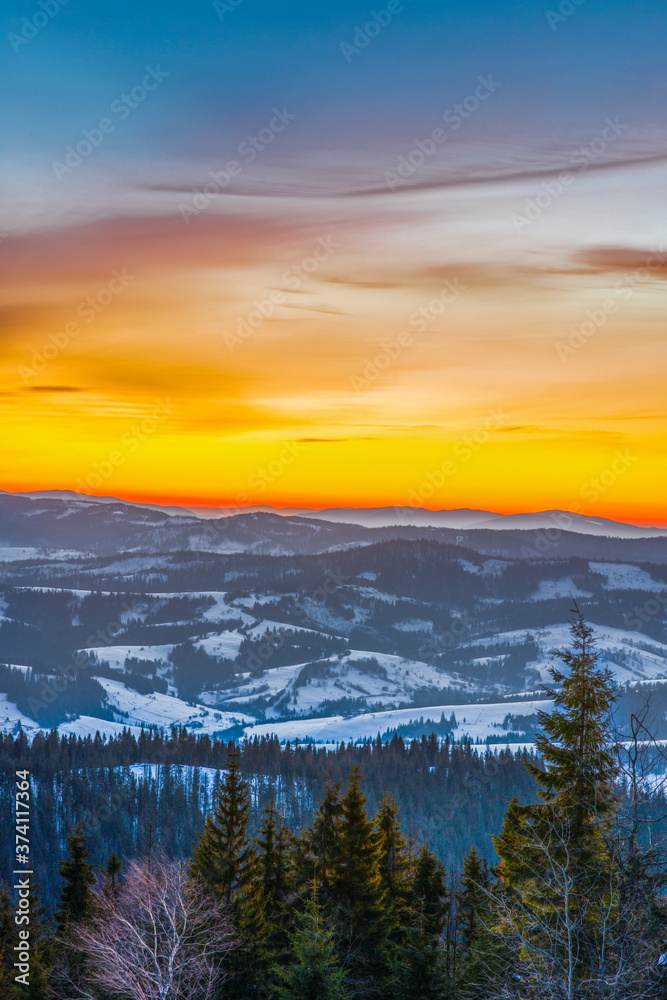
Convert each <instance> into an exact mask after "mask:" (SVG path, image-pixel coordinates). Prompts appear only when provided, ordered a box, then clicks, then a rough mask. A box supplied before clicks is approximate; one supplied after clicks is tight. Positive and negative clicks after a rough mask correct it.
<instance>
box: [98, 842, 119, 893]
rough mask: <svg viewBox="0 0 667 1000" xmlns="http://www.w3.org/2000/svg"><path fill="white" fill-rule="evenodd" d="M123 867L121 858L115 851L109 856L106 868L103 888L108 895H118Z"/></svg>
mask: <svg viewBox="0 0 667 1000" xmlns="http://www.w3.org/2000/svg"><path fill="white" fill-rule="evenodd" d="M122 867H123V865H122V863H121V861H120V858H119V857H118V855H117V854H116V852H115V851H114V852H113V853H112V854H111V856H110V857H109V860H108V861H107V864H106V868H105V870H104V882H103V890H104V892H105V893H106V894H107V895H108V896H114V897H117V896H118V890H119V887H120V884H119V879H118V875H119V873H120V870H121V868H122Z"/></svg>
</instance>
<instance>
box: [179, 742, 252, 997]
mask: <svg viewBox="0 0 667 1000" xmlns="http://www.w3.org/2000/svg"><path fill="white" fill-rule="evenodd" d="M250 807H251V802H250V790H249V787H248V783H247V781H245V780H244V778H243V776H242V774H241V757H240V754H239V751H238V749H237V748H236V747H235V746H232V747H231V748H230V750H229V763H228V770H227V773H226V775H225V779H224V782H223V783H222V785H221V786H220V787H219V789H218V792H217V796H216V803H215V808H214V811H213V814H212V815H210V816H208V817H207V819H206V823H205V825H204V829H203V831H202V833H201V835H200V837H199V840H198V842H197V844H196V846H195V849H194V852H193V859H192V865H191V872H192V875H193V876H194V877H196V878H199V879H200V880H201V882H202V883H203V885H204V887H205V888H206V889H207V890H208V891H209V892H210V893H211V894H212V895H213V896H214V897H216V898H217V899H220V900H223V901H224V902H225V903H226V904H227V905H228V906H229V908H230V910H231V913H232V916H233V919H234V923H235V926H236V930H237V931H238V933H239V936H240V940H239V947H237V948H236V949H235V950H234V951H233V952H232V953H231V955H230V956H229V958H228V962H227V967H228V972H229V976H230V978H229V982H228V983H227V986H226V991H227V993H226V995H227V996H228V997H229V998H230V1000H245V998H246V997H247V996H252V995H255V996H258V995H259V994H258V993H257V987H258V985H259V986H261V985H262V983H261V978H262V975H263V972H264V968H263V965H262V963H261V962H258V961H257V959H258V936H259V935H260V934H261V912H260V913H258V912H257V910H256V908H255V907H254V906H253V892H252V886H253V866H254V861H255V854H254V851H253V847H252V844H251V842H250V839H249V837H248V819H249V817H250Z"/></svg>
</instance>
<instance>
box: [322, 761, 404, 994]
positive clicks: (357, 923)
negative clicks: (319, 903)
mask: <svg viewBox="0 0 667 1000" xmlns="http://www.w3.org/2000/svg"><path fill="white" fill-rule="evenodd" d="M360 785H361V774H360V772H359V768H358V767H355V768H354V769H353V770H352V773H351V774H350V780H349V784H348V788H347V791H346V793H345V796H344V798H343V800H342V803H341V817H340V822H339V829H338V843H337V845H336V850H335V856H334V867H333V872H332V874H331V898H332V904H333V915H334V919H335V923H336V937H337V943H338V947H339V953H340V954H341V955H345V956H346V957H347V961H348V962H349V968H350V975H351V976H352V977H353V979H354V980H355V981H356V982H357V987H356V989H357V992H359V993H360V995H363V991H364V989H366V987H367V986H369V984H370V981H371V980H372V979H373V978H374V979H375V980H379V979H382V977H383V975H384V974H385V970H386V962H387V955H386V948H385V945H386V939H387V935H388V932H389V930H390V928H391V922H390V919H389V914H388V911H387V903H386V895H385V892H384V890H383V888H382V879H381V877H380V850H379V842H378V835H377V832H376V830H375V827H374V824H373V823H372V822H370V821H369V819H368V816H367V814H366V798H365V796H364V795H363V793H362V791H361V787H360Z"/></svg>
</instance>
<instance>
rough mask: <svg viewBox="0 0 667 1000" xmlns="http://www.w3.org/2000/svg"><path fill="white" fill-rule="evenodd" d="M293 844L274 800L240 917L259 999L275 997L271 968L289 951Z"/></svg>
mask: <svg viewBox="0 0 667 1000" xmlns="http://www.w3.org/2000/svg"><path fill="white" fill-rule="evenodd" d="M291 842H292V837H291V835H290V833H289V831H288V830H287V827H286V826H285V823H284V822H283V820H282V817H281V816H280V814H279V813H278V811H277V809H276V807H275V803H274V801H273V800H271V803H270V805H269V807H268V808H267V809H266V811H265V816H264V822H263V824H262V827H261V829H260V831H259V834H258V836H257V838H256V864H255V876H254V878H253V881H252V883H251V885H250V888H249V890H248V893H247V896H246V897H245V899H244V900H243V902H242V904H241V906H240V908H239V917H238V921H239V927H240V929H241V931H242V933H243V937H244V940H245V948H246V951H247V953H248V958H247V961H246V963H245V964H246V965H247V966H248V967H249V968H251V969H252V977H253V984H254V986H255V995H256V996H258V997H263V996H271V995H272V988H273V986H274V985H275V984H274V976H273V975H272V973H271V968H272V966H274V964H275V963H278V962H280V961H284V960H285V958H286V954H287V951H288V948H289V936H290V929H291V925H292V923H293V920H292V915H291V914H290V912H289V907H288V897H289V894H290V891H291V889H292V886H293V883H294V878H293V872H292V861H291V857H290V847H291ZM234 961H235V960H234V959H232V963H234ZM237 964H238V963H237Z"/></svg>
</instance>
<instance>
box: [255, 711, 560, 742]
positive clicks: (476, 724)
mask: <svg viewBox="0 0 667 1000" xmlns="http://www.w3.org/2000/svg"><path fill="white" fill-rule="evenodd" d="M552 707H553V702H551V701H545V700H535V701H514V702H512V701H504V702H498V703H496V704H493V705H434V706H433V707H431V708H417V709H415V708H404V709H400V710H399V711H393V712H368V713H364V714H362V715H356V716H352V717H350V718H344V717H343V716H342V715H337V716H333V717H329V718H326V719H295V720H290V721H289V722H275V723H266V724H262V725H258V726H254V727H253V728H252V730H251V731H250V730H246V733H247V734H249V733H250V732H252V735H253V736H255V735H257V736H261V735H266V736H269V735H271V734H275V735H276V736H277V737H278V738H279V739H280V740H294V739H299V740H306V739H312V740H314V741H315V742H316V743H327V744H333V743H339V742H340V741H341V740H344V741H345V742H346V743H347V742H349V741H352V742H355V741H357V740H364V739H375V738H376V737H377V736H378V735H384V734H385V733H387V731H390V730H392V729H395V728H396V727H397V726H405V725H409V724H410V723H414V724H415V725H418V724H419V723H420V722H422V721H423V722H439V721H440V718H441V717H442V715H444V716H445V719H449V718H451V716H452V714H453V715H455V717H456V721H457V723H458V725H457V726H456V728H455V729H454V730H453V732H452V738H453V739H462V738H463V737H464V736H467V737H469V738H470V739H472V740H477V739H482V740H485V739H486V738H487V737H489V736H491V737H493V736H502V734H503V733H504V732H506V730H505V729H503V720H504V719H505V717H506V716H507V715H510V714H511V715H533V714H534V713H535V712H537V711H538V710H539V709H542V710H543V711H549V710H550V709H551V708H552Z"/></svg>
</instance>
